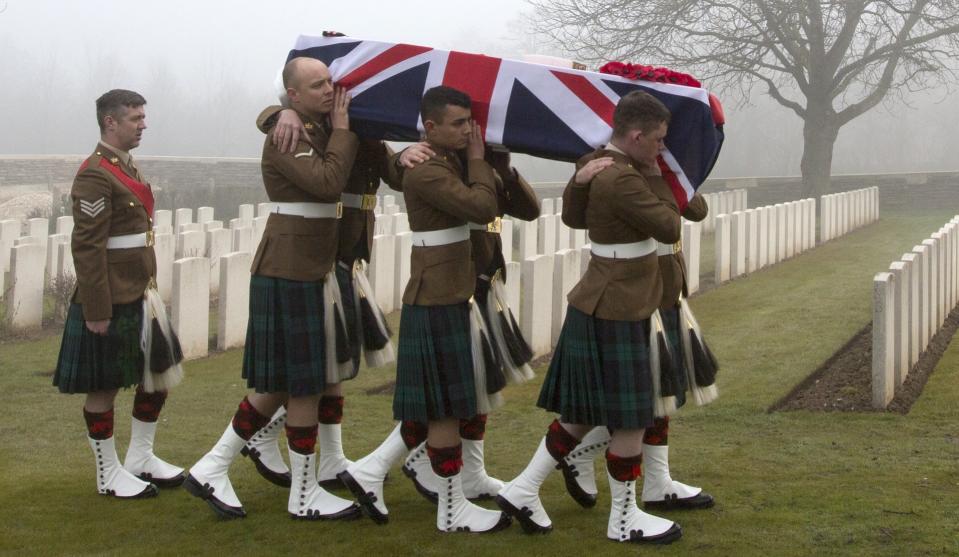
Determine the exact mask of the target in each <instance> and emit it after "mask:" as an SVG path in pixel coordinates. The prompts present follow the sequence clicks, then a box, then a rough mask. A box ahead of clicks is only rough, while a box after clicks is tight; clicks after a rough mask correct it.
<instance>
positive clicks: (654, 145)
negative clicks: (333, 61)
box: [629, 122, 667, 165]
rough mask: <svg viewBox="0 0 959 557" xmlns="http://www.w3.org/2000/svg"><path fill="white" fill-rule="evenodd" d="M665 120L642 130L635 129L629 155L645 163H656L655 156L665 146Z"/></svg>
mask: <svg viewBox="0 0 959 557" xmlns="http://www.w3.org/2000/svg"><path fill="white" fill-rule="evenodd" d="M666 129H667V126H666V122H661V123H660V124H659V126H657V127H655V128H652V129H651V130H649V131H647V132H644V131H641V130H635V131H633V132H631V133H632V134H634V135H633V152H632V153H629V155H630V156H631V157H633V158H634V159H636V160H637V161H639V162H642V163H645V164H650V165H652V164H656V157H658V156H659V153H660V151H662V150H663V149H665V148H666V144H665V143H664V140H665V139H666Z"/></svg>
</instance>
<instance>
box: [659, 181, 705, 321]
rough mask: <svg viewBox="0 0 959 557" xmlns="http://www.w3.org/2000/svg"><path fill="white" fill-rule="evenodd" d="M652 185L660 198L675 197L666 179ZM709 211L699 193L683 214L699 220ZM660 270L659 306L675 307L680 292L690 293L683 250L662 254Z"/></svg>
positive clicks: (693, 219) (690, 218)
mask: <svg viewBox="0 0 959 557" xmlns="http://www.w3.org/2000/svg"><path fill="white" fill-rule="evenodd" d="M650 187H652V189H653V192H654V193H655V194H656V195H657V196H659V198H660V199H663V200H667V199H674V197H673V192H672V190H671V189H670V188H669V185H668V184H667V183H666V181H665V180H655V181H652V182H650ZM708 213H709V207H708V206H707V205H706V199H705V198H703V196H701V195H699V194H698V193H697V194H696V195H694V196H693V197H692V199H690V200H689V204H688V205H686V209H685V210H684V211H683V215H682V216H683V218H684V219H686V220H691V221H696V222H699V221H701V220H703V219H704V218H706V215H707V214H708ZM680 247H682V245H680ZM659 272H660V274H661V275H662V277H663V299H662V301H661V303H660V305H659V307H660V309H670V308H674V307H676V304H677V303H678V302H679V295H680V294H682V295H683V296H688V295H689V290H688V289H687V285H686V261H685V259H684V258H683V252H682V251H677V252H674V253H672V254H670V255H660V256H659Z"/></svg>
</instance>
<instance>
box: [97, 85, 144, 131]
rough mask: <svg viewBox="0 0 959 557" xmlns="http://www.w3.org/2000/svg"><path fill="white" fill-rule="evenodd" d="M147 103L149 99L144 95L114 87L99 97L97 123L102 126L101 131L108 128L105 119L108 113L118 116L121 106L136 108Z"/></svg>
mask: <svg viewBox="0 0 959 557" xmlns="http://www.w3.org/2000/svg"><path fill="white" fill-rule="evenodd" d="M146 103H147V100H146V99H144V98H143V95H141V94H140V93H137V92H135V91H128V90H126V89H112V90H110V91H107V92H106V93H104V94H102V95H100V98H99V99H97V125H99V126H100V131H101V132H102V131H104V130H105V129H106V126H105V125H104V119H105V118H106V117H107V116H108V115H109V116H113V117H114V118H116V117H117V116H118V114H119V112H120V108H121V107H124V106H125V107H127V108H136V107H138V106H143V105H145V104H146Z"/></svg>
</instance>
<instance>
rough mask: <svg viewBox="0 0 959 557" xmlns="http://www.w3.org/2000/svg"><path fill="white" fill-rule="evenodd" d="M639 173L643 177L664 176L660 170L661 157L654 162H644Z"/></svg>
mask: <svg viewBox="0 0 959 557" xmlns="http://www.w3.org/2000/svg"><path fill="white" fill-rule="evenodd" d="M638 170H639V173H640V174H642V175H643V176H662V175H663V171H662V169H661V168H659V157H657V158H655V159H653V160H652V161H642V162H641V163H640V164H639V168H638Z"/></svg>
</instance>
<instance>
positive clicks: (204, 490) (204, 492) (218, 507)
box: [183, 475, 246, 520]
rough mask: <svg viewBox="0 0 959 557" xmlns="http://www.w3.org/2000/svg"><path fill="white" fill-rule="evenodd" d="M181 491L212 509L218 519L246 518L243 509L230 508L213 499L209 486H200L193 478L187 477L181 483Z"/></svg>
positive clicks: (211, 489)
mask: <svg viewBox="0 0 959 557" xmlns="http://www.w3.org/2000/svg"><path fill="white" fill-rule="evenodd" d="M183 489H185V490H186V491H187V493H189V494H190V495H192V496H194V497H199V498H200V499H203V500H204V501H206V503H207V505H209V506H210V508H211V509H213V512H214V513H216V515H217V516H218V517H220V518H223V519H227V520H232V519H234V518H245V517H246V511H244V510H243V507H231V506H230V505H227V504H226V503H224V502H223V501H220V500H219V499H217V498H216V497H214V495H213V488H212V487H210V484H203V485H201V484H200V482H198V481H197V479H196V478H194V477H193V476H190V475H187V477H186V480H185V481H184V482H183Z"/></svg>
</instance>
